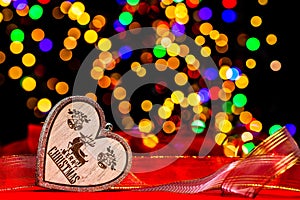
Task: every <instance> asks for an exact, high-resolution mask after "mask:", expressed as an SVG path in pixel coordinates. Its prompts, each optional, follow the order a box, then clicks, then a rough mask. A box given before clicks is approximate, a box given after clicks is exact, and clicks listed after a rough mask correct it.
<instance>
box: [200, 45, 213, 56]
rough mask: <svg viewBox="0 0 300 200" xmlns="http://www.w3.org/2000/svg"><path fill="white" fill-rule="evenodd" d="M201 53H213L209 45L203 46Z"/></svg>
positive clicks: (208, 54)
mask: <svg viewBox="0 0 300 200" xmlns="http://www.w3.org/2000/svg"><path fill="white" fill-rule="evenodd" d="M200 53H201V55H202V56H203V57H209V56H210V55H211V49H210V47H208V46H205V47H202V48H201V50H200Z"/></svg>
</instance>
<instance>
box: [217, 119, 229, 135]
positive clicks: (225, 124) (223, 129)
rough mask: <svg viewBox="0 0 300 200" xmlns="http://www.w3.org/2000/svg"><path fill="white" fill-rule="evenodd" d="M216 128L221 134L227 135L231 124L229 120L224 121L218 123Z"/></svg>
mask: <svg viewBox="0 0 300 200" xmlns="http://www.w3.org/2000/svg"><path fill="white" fill-rule="evenodd" d="M218 128H219V130H220V131H221V132H223V133H229V132H230V131H231V129H232V124H231V122H230V121H229V120H227V119H224V120H221V121H220V123H219V124H218Z"/></svg>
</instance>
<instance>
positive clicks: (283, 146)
mask: <svg viewBox="0 0 300 200" xmlns="http://www.w3.org/2000/svg"><path fill="white" fill-rule="evenodd" d="M299 157H300V150H299V147H298V145H297V143H296V142H295V141H294V139H293V138H292V136H291V135H290V133H289V132H288V130H287V129H286V128H285V127H283V128H281V129H280V130H278V131H277V132H275V133H274V134H272V135H271V136H269V137H268V138H266V139H265V140H264V141H263V142H261V143H260V144H259V145H258V146H256V148H254V149H253V150H252V152H251V153H250V154H248V155H247V156H246V157H245V158H243V159H240V160H237V161H234V162H232V163H229V164H227V165H225V166H223V167H222V168H220V169H219V170H217V171H216V172H215V173H213V174H212V175H210V176H207V177H204V178H200V179H195V180H187V181H178V182H174V183H168V184H164V185H158V186H153V187H145V188H141V189H137V191H168V192H177V193H190V194H191V193H198V192H204V191H207V190H212V189H221V191H222V192H223V193H235V194H240V195H243V196H245V197H252V198H255V196H256V195H257V194H258V193H259V191H260V190H262V189H263V188H265V187H267V184H268V183H269V182H271V181H272V180H273V179H275V178H277V177H278V176H279V175H281V174H283V173H284V172H285V171H286V170H288V169H290V168H291V167H292V166H294V165H295V164H296V163H297V162H298V161H299ZM297 178H298V177H297ZM295 182H298V184H299V183H300V182H299V178H298V180H297V179H296V180H294V181H292V182H291V183H290V182H289V184H288V185H287V186H279V185H278V187H277V188H280V189H290V190H294V191H300V186H299V185H298V186H296V185H295V184H294V183H295ZM274 188H275V187H274Z"/></svg>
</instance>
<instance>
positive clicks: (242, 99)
mask: <svg viewBox="0 0 300 200" xmlns="http://www.w3.org/2000/svg"><path fill="white" fill-rule="evenodd" d="M246 103H247V97H246V96H245V95H244V94H241V93H240V94H236V95H234V97H233V104H234V105H235V106H236V107H238V108H241V107H244V106H245V105H246Z"/></svg>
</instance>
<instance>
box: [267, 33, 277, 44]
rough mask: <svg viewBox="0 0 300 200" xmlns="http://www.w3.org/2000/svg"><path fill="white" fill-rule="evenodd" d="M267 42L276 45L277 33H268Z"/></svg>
mask: <svg viewBox="0 0 300 200" xmlns="http://www.w3.org/2000/svg"><path fill="white" fill-rule="evenodd" d="M266 42H267V43H268V44H269V45H274V44H276V43H277V36H276V35H275V34H268V35H267V37H266Z"/></svg>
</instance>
